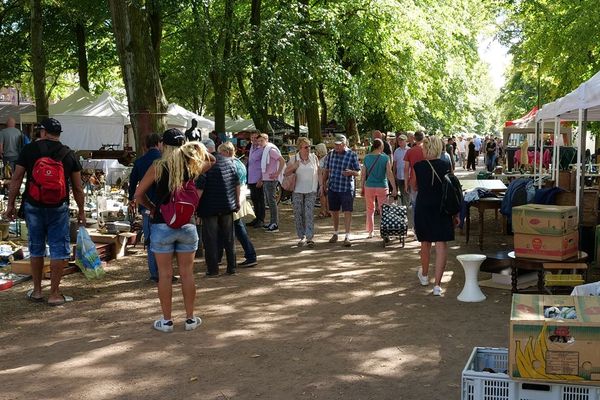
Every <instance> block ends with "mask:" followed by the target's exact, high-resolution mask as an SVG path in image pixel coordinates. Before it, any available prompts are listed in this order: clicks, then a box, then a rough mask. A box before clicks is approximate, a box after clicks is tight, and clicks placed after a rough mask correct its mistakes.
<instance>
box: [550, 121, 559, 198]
mask: <svg viewBox="0 0 600 400" xmlns="http://www.w3.org/2000/svg"><path fill="white" fill-rule="evenodd" d="M559 135H560V119H558V118H556V117H555V118H554V151H553V152H552V179H554V186H555V187H558V179H559V167H560V166H559V165H558V162H559V160H560V158H559V154H558V153H559V152H560V146H559V145H558V137H559Z"/></svg>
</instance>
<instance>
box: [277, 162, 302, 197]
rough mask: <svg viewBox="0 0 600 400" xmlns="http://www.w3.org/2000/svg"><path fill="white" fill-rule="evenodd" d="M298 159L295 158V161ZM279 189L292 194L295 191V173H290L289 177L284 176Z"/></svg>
mask: <svg viewBox="0 0 600 400" xmlns="http://www.w3.org/2000/svg"><path fill="white" fill-rule="evenodd" d="M297 159H298V157H297V156H296V161H297ZM281 188H282V189H283V190H285V191H288V192H293V191H294V189H296V172H292V173H291V174H289V175H284V177H283V181H282V182H281Z"/></svg>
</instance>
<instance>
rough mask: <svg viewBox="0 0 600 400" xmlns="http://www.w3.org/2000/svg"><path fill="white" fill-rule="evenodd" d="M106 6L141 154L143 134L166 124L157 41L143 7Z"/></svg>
mask: <svg viewBox="0 0 600 400" xmlns="http://www.w3.org/2000/svg"><path fill="white" fill-rule="evenodd" d="M109 5H110V11H111V15H112V21H113V31H114V36H115V41H116V45H117V52H118V55H119V61H120V64H121V71H122V74H123V81H124V83H125V90H126V92H127V100H128V104H129V113H130V118H131V124H132V126H133V129H134V132H135V135H136V145H137V151H138V154H141V153H142V152H143V143H144V142H145V140H144V139H145V137H146V135H148V134H150V133H151V132H162V131H164V130H165V128H166V126H167V119H166V111H167V100H166V98H165V95H164V93H163V89H162V84H161V80H160V75H159V71H158V63H157V60H159V56H158V55H157V54H155V50H154V49H155V48H157V44H156V42H153V40H152V38H151V34H150V29H149V26H150V24H149V21H148V14H147V12H146V9H145V8H144V7H139V5H138V4H134V2H129V1H125V0H109ZM155 41H156V39H155Z"/></svg>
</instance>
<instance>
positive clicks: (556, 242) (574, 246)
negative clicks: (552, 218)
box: [513, 231, 579, 261]
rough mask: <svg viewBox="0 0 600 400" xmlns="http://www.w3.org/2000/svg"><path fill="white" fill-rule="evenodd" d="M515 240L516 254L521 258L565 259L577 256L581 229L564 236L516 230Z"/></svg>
mask: <svg viewBox="0 0 600 400" xmlns="http://www.w3.org/2000/svg"><path fill="white" fill-rule="evenodd" d="M513 240H514V248H515V255H516V256H517V257H521V258H534V259H538V260H552V261H563V260H568V259H569V258H572V257H575V256H576V255H577V253H578V252H579V231H572V232H570V233H567V234H565V235H562V236H548V235H530V234H527V233H516V232H515V234H514V236H513Z"/></svg>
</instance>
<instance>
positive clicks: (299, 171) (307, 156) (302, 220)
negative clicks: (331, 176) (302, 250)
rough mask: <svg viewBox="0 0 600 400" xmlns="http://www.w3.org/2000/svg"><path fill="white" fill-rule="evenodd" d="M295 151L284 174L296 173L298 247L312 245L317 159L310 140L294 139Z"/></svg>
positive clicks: (294, 194) (294, 201) (317, 180)
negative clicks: (312, 151)
mask: <svg viewBox="0 0 600 400" xmlns="http://www.w3.org/2000/svg"><path fill="white" fill-rule="evenodd" d="M296 148H297V152H296V155H295V156H293V157H291V158H290V160H289V162H288V164H287V167H286V169H285V172H284V175H290V174H296V186H295V188H294V192H293V193H292V205H293V207H294V221H295V222H296V233H297V234H298V238H299V239H300V241H299V242H298V247H302V246H304V245H305V244H306V245H307V246H308V247H311V248H312V247H314V245H315V242H313V240H312V239H313V236H314V217H313V213H314V209H315V202H316V200H317V185H318V183H319V178H318V171H319V160H318V159H317V156H316V155H314V154H313V153H311V151H310V140H308V138H306V137H299V138H298V140H297V141H296Z"/></svg>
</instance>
